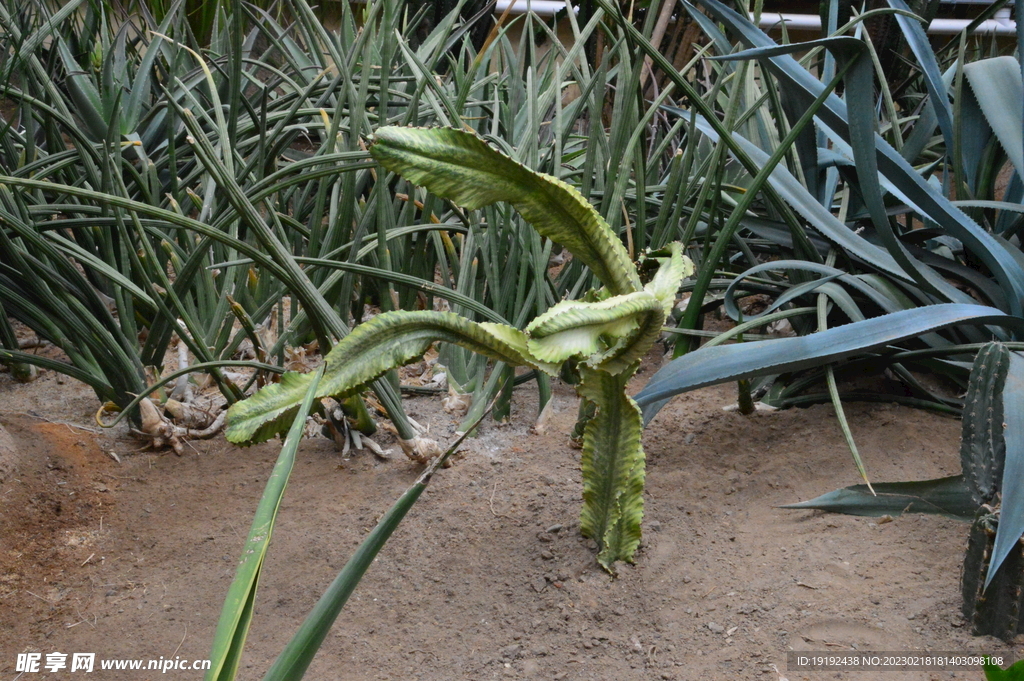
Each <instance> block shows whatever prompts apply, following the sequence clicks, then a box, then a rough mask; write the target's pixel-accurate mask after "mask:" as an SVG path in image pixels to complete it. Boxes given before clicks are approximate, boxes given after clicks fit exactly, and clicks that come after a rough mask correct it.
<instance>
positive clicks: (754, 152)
mask: <svg viewBox="0 0 1024 681" xmlns="http://www.w3.org/2000/svg"><path fill="white" fill-rule="evenodd" d="M663 108H664V109H665V110H667V111H670V112H672V113H675V114H677V115H680V116H689V115H691V114H690V113H689V112H688V111H686V110H683V109H675V108H672V107H663ZM694 122H695V124H696V126H697V129H698V130H700V131H701V132H702V133H703V134H705V135H707V136H708V137H709V138H710V139H711V140H713V141H715V142H717V141H718V139H719V137H718V134H717V133H716V132H715V131H714V129H713V128H712V127H711V126H710V125H709V124H708V122H707V121H705V120H704V119H702V118H701V117H699V116H697V117H696V120H695V121H694ZM732 139H733V141H734V142H735V143H736V145H737V146H738V147H739V148H741V149H742V150H743V151H744V153H746V154H747V155H748V156H749V157H750V158H752V159H753V160H754V161H755V162H757V163H761V164H764V163H766V162H767V161H768V158H769V157H768V154H766V153H764V152H763V151H761V150H760V149H758V148H757V146H755V145H754V144H753V143H752V142H750V141H749V140H747V139H745V138H743V137H742V136H740V135H739V134H737V133H733V134H732ZM768 184H769V185H771V187H772V189H774V190H775V192H776V193H777V194H778V195H779V196H780V197H781V198H782V200H784V201H785V202H786V203H788V204H789V205H790V206H792V207H793V208H794V209H795V210H796V212H797V213H799V214H800V215H802V216H803V217H804V218H806V219H807V220H808V222H809V224H810V226H811V227H812V228H814V229H815V230H817V231H818V232H819V233H821V234H822V236H824V237H825V238H827V239H828V240H829V241H831V242H832V243H834V244H836V245H837V246H839V247H840V248H842V249H844V250H845V251H847V252H848V253H850V254H851V255H853V256H855V257H857V258H858V259H860V260H863V261H864V262H865V263H868V264H870V265H871V266H872V267H875V268H877V269H880V270H883V271H885V272H886V273H888V274H890V275H892V276H894V277H896V278H898V279H901V280H903V281H906V282H908V283H913V282H914V281H915V280H914V277H913V276H912V275H911V274H910V273H909V272H907V271H906V270H905V269H904V268H903V266H902V265H901V264H900V263H899V262H897V260H896V259H895V258H894V257H893V256H892V255H890V254H889V252H888V251H887V250H886V249H884V248H881V247H879V246H876V245H875V244H873V243H871V242H870V241H868V240H867V239H865V238H864V237H863V236H861V235H859V234H857V233H856V232H854V231H853V230H852V229H850V228H849V227H847V226H846V225H845V224H843V223H842V222H841V221H840V220H839V219H838V218H837V217H835V216H834V215H833V214H832V213H831V211H829V210H828V209H827V208H825V207H824V206H822V205H821V203H820V202H819V201H818V200H817V199H815V198H814V197H813V196H811V195H810V194H809V193H808V191H807V189H806V188H805V187H804V186H803V185H802V184H801V183H800V181H799V180H798V179H797V178H796V177H795V176H794V175H793V174H792V173H790V172H789V170H788V169H786V168H785V167H784V166H782V165H781V164H780V165H777V166H776V167H775V168H774V170H772V173H771V175H770V176H769V178H768ZM918 269H919V270H920V271H921V273H922V274H923V276H925V277H926V278H927V279H928V281H929V282H930V284H931V285H932V287H933V288H935V289H937V290H939V291H941V292H942V293H943V294H944V295H945V296H946V297H947V299H949V300H951V301H953V302H967V301H969V300H971V298H970V297H969V296H968V295H967V294H965V293H963V292H962V291H960V290H958V289H957V288H956V287H954V286H953V285H951V284H949V283H948V282H945V281H944V280H943V279H942V277H940V276H938V275H937V274H935V273H934V272H932V271H931V270H930V269H929V268H925V267H919V268H918Z"/></svg>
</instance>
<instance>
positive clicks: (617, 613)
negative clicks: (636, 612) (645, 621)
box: [612, 608, 626, 617]
mask: <svg viewBox="0 0 1024 681" xmlns="http://www.w3.org/2000/svg"><path fill="white" fill-rule="evenodd" d="M612 612H613V613H615V614H616V615H618V616H619V617H622V616H623V615H625V614H626V611H625V610H623V609H622V608H615V609H614V610H612Z"/></svg>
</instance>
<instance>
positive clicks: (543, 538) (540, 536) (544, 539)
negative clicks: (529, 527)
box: [537, 532, 551, 542]
mask: <svg viewBox="0 0 1024 681" xmlns="http://www.w3.org/2000/svg"><path fill="white" fill-rule="evenodd" d="M537 539H540V540H541V541H542V542H549V541H551V535H550V534H548V533H547V532H538V533H537Z"/></svg>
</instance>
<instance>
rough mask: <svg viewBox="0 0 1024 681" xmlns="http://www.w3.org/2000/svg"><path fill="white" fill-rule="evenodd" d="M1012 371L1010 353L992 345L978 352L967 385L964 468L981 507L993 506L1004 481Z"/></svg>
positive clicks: (964, 424) (976, 501) (965, 475)
mask: <svg viewBox="0 0 1024 681" xmlns="http://www.w3.org/2000/svg"><path fill="white" fill-rule="evenodd" d="M1009 369H1010V351H1009V350H1007V349H1006V346H1005V345H1003V344H1001V343H989V344H988V345H986V346H985V347H983V348H982V349H981V350H980V351H979V352H978V355H977V357H976V358H975V360H974V366H973V367H971V378H970V380H969V382H968V384H967V397H966V399H965V400H964V417H963V431H962V440H961V442H960V466H961V468H962V469H963V472H964V480H965V481H966V482H967V485H968V487H969V488H970V490H971V496H972V498H973V499H974V503H975V504H977V505H978V506H981V505H982V504H990V503H992V501H993V500H994V499H995V498H996V496H997V495H998V493H999V486H1000V484H1001V483H1002V480H1003V464H1004V462H1005V461H1006V440H1005V439H1004V438H1003V386H1004V385H1005V384H1006V374H1007V372H1008V371H1009Z"/></svg>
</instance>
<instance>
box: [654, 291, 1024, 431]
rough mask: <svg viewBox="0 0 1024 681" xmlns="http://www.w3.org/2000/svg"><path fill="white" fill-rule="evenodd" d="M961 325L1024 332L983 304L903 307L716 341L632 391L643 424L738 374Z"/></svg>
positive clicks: (824, 360) (1020, 323)
mask: <svg viewBox="0 0 1024 681" xmlns="http://www.w3.org/2000/svg"><path fill="white" fill-rule="evenodd" d="M959 324H973V325H981V324H992V325H996V326H1003V327H1007V328H1009V329H1012V330H1016V331H1018V332H1019V331H1024V320H1022V319H1020V318H1018V317H1012V316H1010V315H1006V314H1004V313H1002V312H1000V311H999V310H996V309H995V308H991V307H984V306H981V305H966V304H959V303H947V304H942V305H931V306H927V307H921V308H917V309H914V310H904V311H900V312H894V313H892V314H888V315H883V316H881V317H875V318H873V319H868V320H865V321H862V322H856V323H853V324H847V325H845V326H840V327H836V328H833V329H829V330H828V331H823V332H821V333H815V334H811V335H809V336H800V337H797V338H779V339H776V340H769V341H760V342H757V343H741V344H738V345H719V346H715V347H713V348H706V349H702V350H698V351H696V352H693V353H690V354H688V355H684V356H683V357H680V358H678V359H675V360H673V361H672V362H671V363H669V364H668V366H665V367H663V368H662V369H660V370H659V371H658V372H657V373H656V374H654V376H653V377H652V378H651V381H650V383H648V384H647V386H645V387H644V389H643V390H641V391H640V392H639V393H638V394H637V395H636V398H635V399H636V401H637V404H639V405H640V408H641V409H643V411H644V421H645V423H647V422H650V420H651V419H652V418H654V415H655V414H657V413H658V411H659V410H660V409H661V408H662V407H663V406H664V405H665V404H666V403H667V402H668V400H669V399H670V398H671V397H672V396H674V395H678V394H680V393H683V392H687V391H689V390H694V389H696V388H702V387H704V386H708V385H715V384H717V383H724V382H726V381H732V380H735V379H737V378H743V377H753V376H764V375H770V374H780V373H783V372H786V371H796V370H799V369H808V368H810V367H815V366H821V365H823V364H828V363H831V362H836V361H839V360H842V359H846V358H848V357H852V356H854V355H857V354H860V353H863V352H866V351H868V350H870V349H872V348H877V347H881V346H885V345H888V344H890V343H896V342H898V341H901V340H905V339H907V338H914V337H916V336H920V335H921V334H924V333H929V332H932V331H937V330H939V329H943V328H947V327H950V326H955V325H959Z"/></svg>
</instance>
